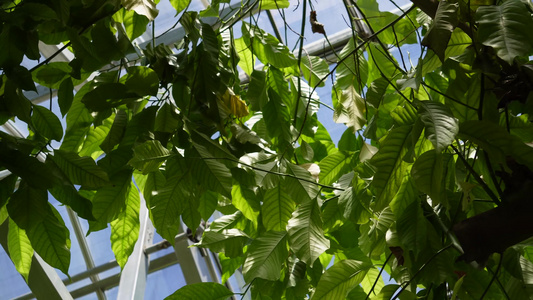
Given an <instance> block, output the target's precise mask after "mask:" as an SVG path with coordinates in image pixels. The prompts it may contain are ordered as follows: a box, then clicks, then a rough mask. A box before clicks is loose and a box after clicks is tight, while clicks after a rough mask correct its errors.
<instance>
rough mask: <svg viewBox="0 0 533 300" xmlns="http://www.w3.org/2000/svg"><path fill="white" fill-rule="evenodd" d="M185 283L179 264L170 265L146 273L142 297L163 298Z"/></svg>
mask: <svg viewBox="0 0 533 300" xmlns="http://www.w3.org/2000/svg"><path fill="white" fill-rule="evenodd" d="M185 284H186V283H185V278H184V277H183V273H182V271H181V268H180V266H179V265H172V266H170V267H168V268H165V269H163V270H159V271H156V272H154V273H151V274H149V275H148V279H147V280H146V291H145V293H144V299H163V298H165V297H166V296H168V295H170V294H172V293H174V292H175V291H176V290H177V289H179V288H180V287H182V286H184V285H185Z"/></svg>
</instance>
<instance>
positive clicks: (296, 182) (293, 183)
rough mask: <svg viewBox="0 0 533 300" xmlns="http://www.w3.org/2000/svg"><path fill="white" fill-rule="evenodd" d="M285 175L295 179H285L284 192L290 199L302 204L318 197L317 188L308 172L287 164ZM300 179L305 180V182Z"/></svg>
mask: <svg viewBox="0 0 533 300" xmlns="http://www.w3.org/2000/svg"><path fill="white" fill-rule="evenodd" d="M286 166H287V169H286V172H287V174H291V175H294V176H295V177H296V178H292V177H286V178H285V184H286V187H288V188H285V191H286V192H288V193H289V195H291V198H292V200H293V201H294V202H296V203H304V202H306V201H308V200H312V199H314V198H315V197H316V196H317V195H318V191H319V189H318V186H317V185H316V184H315V181H316V180H315V179H314V178H313V176H311V174H310V173H309V171H307V170H306V169H304V168H303V167H301V166H297V165H294V164H291V163H287V165H286ZM302 179H306V180H305V181H304V180H302Z"/></svg>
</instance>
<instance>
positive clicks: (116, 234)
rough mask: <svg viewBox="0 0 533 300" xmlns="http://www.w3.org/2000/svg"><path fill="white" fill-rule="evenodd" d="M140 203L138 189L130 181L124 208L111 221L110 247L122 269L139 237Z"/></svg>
mask: <svg viewBox="0 0 533 300" xmlns="http://www.w3.org/2000/svg"><path fill="white" fill-rule="evenodd" d="M140 204H141V198H140V196H139V190H137V187H135V185H134V184H133V182H132V183H131V186H130V190H129V192H128V197H127V199H126V209H124V211H122V212H121V213H120V214H119V215H118V218H117V219H116V220H114V221H112V222H111V249H112V250H113V253H115V258H116V259H117V263H118V264H119V266H120V268H122V269H124V266H125V265H126V262H127V261H128V257H129V256H130V255H131V253H132V252H133V248H134V247H135V243H136V242H137V239H138V237H139V228H140V223H139V207H140Z"/></svg>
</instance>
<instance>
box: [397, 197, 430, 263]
mask: <svg viewBox="0 0 533 300" xmlns="http://www.w3.org/2000/svg"><path fill="white" fill-rule="evenodd" d="M427 226H429V223H428V221H427V220H426V218H425V217H424V212H423V211H422V206H421V205H420V202H419V201H413V202H412V203H411V204H410V205H409V206H407V208H406V209H405V210H404V211H403V213H402V214H401V216H400V217H399V218H398V221H397V222H396V229H397V231H398V236H399V237H400V241H401V242H402V245H403V246H404V247H405V248H406V249H407V250H412V251H413V252H414V254H415V257H417V256H418V253H420V251H422V250H423V249H424V247H425V246H426V245H427V242H428V238H427Z"/></svg>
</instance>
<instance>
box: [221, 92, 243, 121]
mask: <svg viewBox="0 0 533 300" xmlns="http://www.w3.org/2000/svg"><path fill="white" fill-rule="evenodd" d="M222 101H223V103H224V105H225V106H226V108H227V109H228V110H229V111H230V112H231V114H232V115H234V116H236V117H237V118H243V117H246V116H247V115H248V114H249V112H248V107H247V106H246V103H245V102H244V101H242V100H241V97H239V96H237V95H235V93H233V91H232V90H231V89H228V90H227V91H226V93H225V94H224V96H222Z"/></svg>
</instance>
